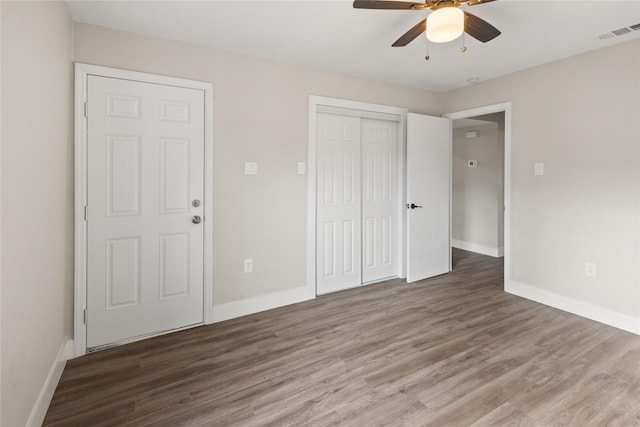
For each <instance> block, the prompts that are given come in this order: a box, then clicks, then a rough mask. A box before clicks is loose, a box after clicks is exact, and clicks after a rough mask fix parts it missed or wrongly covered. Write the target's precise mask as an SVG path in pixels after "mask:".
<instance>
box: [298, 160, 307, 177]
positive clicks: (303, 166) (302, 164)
mask: <svg viewBox="0 0 640 427" xmlns="http://www.w3.org/2000/svg"><path fill="white" fill-rule="evenodd" d="M305 173H307V165H306V164H305V162H298V175H304V174H305Z"/></svg>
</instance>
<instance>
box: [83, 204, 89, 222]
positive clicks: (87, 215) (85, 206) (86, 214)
mask: <svg viewBox="0 0 640 427" xmlns="http://www.w3.org/2000/svg"><path fill="white" fill-rule="evenodd" d="M88 219H89V213H88V212H87V205H84V220H85V221H87V220H88Z"/></svg>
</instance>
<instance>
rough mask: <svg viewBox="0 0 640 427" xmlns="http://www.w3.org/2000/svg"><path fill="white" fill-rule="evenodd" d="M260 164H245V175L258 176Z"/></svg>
mask: <svg viewBox="0 0 640 427" xmlns="http://www.w3.org/2000/svg"><path fill="white" fill-rule="evenodd" d="M257 173H258V163H256V162H244V174H245V175H257Z"/></svg>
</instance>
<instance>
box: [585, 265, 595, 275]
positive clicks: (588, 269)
mask: <svg viewBox="0 0 640 427" xmlns="http://www.w3.org/2000/svg"><path fill="white" fill-rule="evenodd" d="M584 274H585V275H586V276H587V277H596V275H597V273H596V264H595V263H594V262H585V263H584Z"/></svg>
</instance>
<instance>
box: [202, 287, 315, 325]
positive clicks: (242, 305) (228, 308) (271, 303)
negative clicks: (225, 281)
mask: <svg viewBox="0 0 640 427" xmlns="http://www.w3.org/2000/svg"><path fill="white" fill-rule="evenodd" d="M313 298H315V295H313V294H311V293H310V292H309V289H308V288H307V287H306V286H303V287H300V288H294V289H288V290H286V291H281V292H274V293H272V294H267V295H261V296H258V297H253V298H247V299H243V300H240V301H232V302H228V303H225V304H220V305H214V306H213V321H214V322H222V321H223V320H229V319H234V318H236V317H240V316H246V315H247V314H253V313H259V312H261V311H265V310H271V309H272V308H278V307H284V306H285V305H289V304H295V303H297V302H302V301H308V300H310V299H313Z"/></svg>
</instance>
